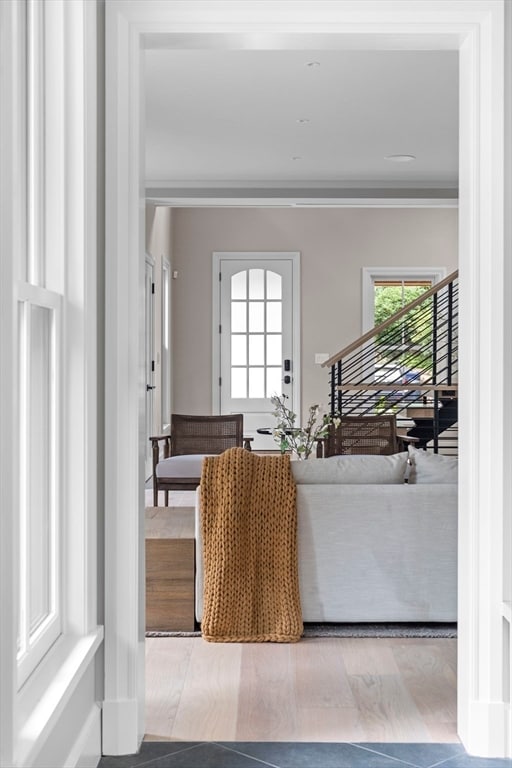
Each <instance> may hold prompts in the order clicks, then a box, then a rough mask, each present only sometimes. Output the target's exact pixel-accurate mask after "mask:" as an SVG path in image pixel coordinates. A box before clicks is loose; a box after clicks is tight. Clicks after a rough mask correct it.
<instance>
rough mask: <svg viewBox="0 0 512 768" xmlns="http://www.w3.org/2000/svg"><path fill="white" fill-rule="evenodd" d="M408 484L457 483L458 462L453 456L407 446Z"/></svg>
mask: <svg viewBox="0 0 512 768" xmlns="http://www.w3.org/2000/svg"><path fill="white" fill-rule="evenodd" d="M409 465H410V467H409V483H415V484H420V483H437V484H441V485H446V484H448V483H456V482H457V481H458V461H457V458H456V457H455V456H443V455H441V454H440V453H430V452H429V451H421V450H418V449H417V448H414V447H413V446H412V445H410V446H409Z"/></svg>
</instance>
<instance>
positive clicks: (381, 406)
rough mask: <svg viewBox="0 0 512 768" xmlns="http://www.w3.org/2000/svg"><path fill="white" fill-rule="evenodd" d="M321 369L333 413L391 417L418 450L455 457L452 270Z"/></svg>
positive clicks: (454, 293) (455, 332)
mask: <svg viewBox="0 0 512 768" xmlns="http://www.w3.org/2000/svg"><path fill="white" fill-rule="evenodd" d="M323 367H328V368H329V403H330V411H331V413H332V414H333V415H335V414H340V415H343V416H363V415H368V416H369V415H375V414H379V413H388V412H392V413H395V414H396V418H397V425H398V428H399V430H400V431H401V432H405V433H407V434H408V435H409V436H412V437H416V438H417V443H416V445H417V446H418V447H420V448H427V447H428V448H429V449H432V450H433V451H434V452H435V453H440V452H441V453H446V454H452V455H453V454H457V450H458V438H457V402H458V378H457V377H458V271H455V272H453V273H452V274H451V275H448V277H446V278H445V279H444V280H442V281H441V282H439V283H437V284H436V285H435V286H433V287H432V288H431V289H430V290H428V291H426V292H425V293H424V294H422V295H421V296H420V297H419V298H418V299H415V300H414V301H412V302H411V303H410V304H407V305H406V306H405V307H404V308H403V309H401V310H400V311H399V312H397V313H396V314H394V315H392V316H391V317H389V318H388V319H387V320H386V321H385V322H384V323H381V324H380V325H377V326H375V327H374V328H372V329H371V330H370V331H368V332H367V333H365V334H364V335H363V336H361V337H360V338H359V339H357V340H356V341H354V342H353V343H352V344H349V345H348V346H347V347H345V348H344V349H342V350H340V352H338V353H337V354H336V355H333V356H332V357H331V358H329V360H327V361H326V362H325V363H323Z"/></svg>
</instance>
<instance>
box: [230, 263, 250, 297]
mask: <svg viewBox="0 0 512 768" xmlns="http://www.w3.org/2000/svg"><path fill="white" fill-rule="evenodd" d="M231 298H232V299H235V300H236V299H238V300H239V301H240V300H241V299H246V298H247V270H245V269H244V271H243V272H237V273H236V275H233V276H232V277H231Z"/></svg>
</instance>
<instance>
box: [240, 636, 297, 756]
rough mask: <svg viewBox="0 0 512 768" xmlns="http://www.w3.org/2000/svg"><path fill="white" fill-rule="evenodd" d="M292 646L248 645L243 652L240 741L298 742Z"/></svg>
mask: <svg viewBox="0 0 512 768" xmlns="http://www.w3.org/2000/svg"><path fill="white" fill-rule="evenodd" d="M294 647H295V644H292V645H290V644H288V643H283V644H281V643H247V644H246V645H244V647H243V650H242V666H241V678H240V693H239V698H238V714H237V729H236V734H237V736H236V738H237V740H240V741H296V740H298V732H297V711H296V695H295V683H294V676H293V674H292V668H293V665H292V662H291V650H290V649H291V648H294Z"/></svg>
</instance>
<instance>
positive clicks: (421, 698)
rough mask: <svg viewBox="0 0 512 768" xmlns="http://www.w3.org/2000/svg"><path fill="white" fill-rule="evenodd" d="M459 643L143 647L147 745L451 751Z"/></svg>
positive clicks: (170, 643)
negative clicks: (287, 744)
mask: <svg viewBox="0 0 512 768" xmlns="http://www.w3.org/2000/svg"><path fill="white" fill-rule="evenodd" d="M456 680H457V675H456V640H448V639H436V640H432V639H424V638H422V639H407V640H404V639H402V638H401V639H352V638H339V639H337V638H307V639H303V640H301V641H300V642H299V643H295V644H289V645H286V644H283V645H281V644H269V643H251V644H239V643H233V644H232V643H226V644H223V643H207V642H205V641H204V640H202V639H201V638H198V637H184V638H147V639H146V685H147V698H146V739H149V740H166V739H170V740H179V741H196V740H199V741H203V740H204V741H320V742H328V741H334V742H340V741H352V742H353V741H355V742H358V741H359V742H366V741H370V742H390V741H391V742H457V741H458V738H457V733H456Z"/></svg>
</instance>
